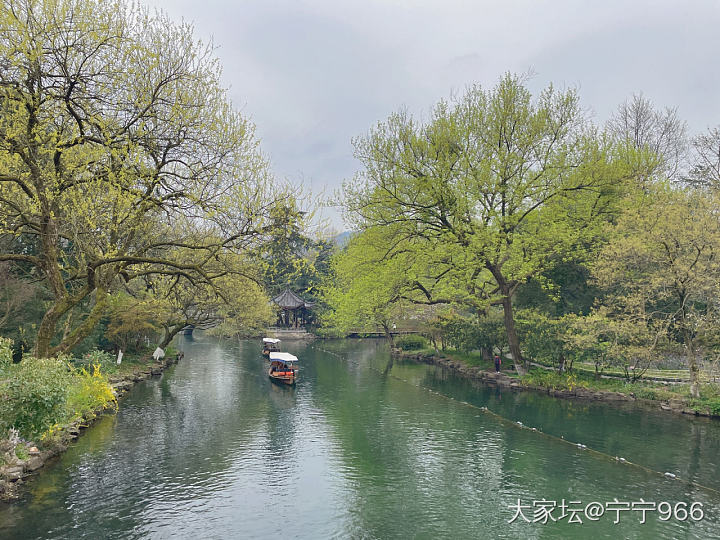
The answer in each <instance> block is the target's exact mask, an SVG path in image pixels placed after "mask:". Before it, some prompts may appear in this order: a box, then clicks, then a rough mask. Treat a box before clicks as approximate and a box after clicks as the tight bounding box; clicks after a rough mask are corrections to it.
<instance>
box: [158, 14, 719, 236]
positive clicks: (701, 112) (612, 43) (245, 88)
mask: <svg viewBox="0 0 720 540" xmlns="http://www.w3.org/2000/svg"><path fill="white" fill-rule="evenodd" d="M145 2H146V3H147V4H148V5H151V6H155V7H160V8H162V9H164V10H165V11H167V12H168V14H169V15H170V16H171V17H172V18H174V19H177V20H179V19H180V18H185V19H186V20H189V21H194V23H195V32H196V35H197V37H199V38H201V39H208V38H209V37H210V36H212V37H213V40H214V42H215V44H216V45H217V46H218V51H217V54H218V56H219V58H220V60H221V62H222V65H223V70H224V72H223V77H224V81H225V83H226V84H227V85H228V86H229V87H230V95H231V98H232V99H233V101H234V103H235V104H236V106H238V107H239V108H240V109H241V110H242V111H243V112H244V113H245V114H247V115H248V116H249V117H250V118H252V119H253V121H254V122H255V123H256V124H257V128H258V134H259V136H260V137H261V139H262V144H263V148H264V150H265V151H266V152H267V153H268V154H269V155H270V157H271V160H272V162H273V167H274V169H275V172H276V174H277V175H278V176H279V177H288V178H290V179H291V180H293V181H299V180H304V181H305V182H306V183H307V184H309V185H310V187H312V189H313V190H314V191H320V190H321V189H323V188H325V190H326V191H329V192H332V190H333V189H335V188H337V187H338V186H339V185H340V183H341V182H342V180H343V179H347V178H349V177H351V176H352V174H353V173H354V171H355V170H356V168H357V166H358V165H357V163H356V162H355V161H354V160H353V158H352V147H351V144H350V140H351V138H352V137H355V136H358V135H361V134H363V133H365V132H366V131H367V130H368V129H369V128H370V127H371V126H372V125H373V124H375V123H376V122H377V121H379V120H382V119H384V118H386V117H387V115H388V114H390V113H391V112H392V111H395V110H398V109H399V108H401V107H407V108H408V109H409V110H410V111H412V112H415V113H420V114H422V113H425V112H427V110H428V109H429V107H431V106H432V104H433V103H435V102H436V101H437V100H439V99H440V98H444V97H448V96H449V95H450V93H451V92H452V91H461V90H462V89H463V88H465V87H466V86H467V85H469V84H472V83H475V82H478V83H481V84H483V85H492V84H494V83H495V81H496V80H497V79H498V77H499V76H501V75H502V73H504V72H506V71H515V72H525V71H527V70H528V69H533V70H534V71H535V72H536V73H537V75H536V76H535V78H534V79H532V80H531V81H530V85H531V87H532V88H534V89H540V88H542V87H544V86H545V85H546V84H547V83H548V82H554V83H555V84H557V85H559V86H577V87H579V89H580V95H581V97H582V99H583V103H584V104H585V105H586V106H589V107H591V108H592V109H593V110H594V111H595V115H596V120H597V121H598V122H603V121H604V120H605V119H606V118H607V116H608V115H609V114H610V113H611V112H612V111H613V110H614V109H615V108H616V107H617V105H618V104H619V103H620V102H622V101H624V100H625V99H627V98H628V97H629V96H630V95H631V94H632V93H633V92H640V91H642V92H644V94H645V95H646V96H648V97H650V98H651V99H653V101H654V102H655V103H656V105H658V106H671V107H675V106H677V107H678V109H679V113H680V115H681V116H682V117H683V118H685V119H687V120H688V122H689V125H690V127H691V129H692V130H694V131H701V130H703V129H705V128H706V127H707V126H711V125H716V124H718V123H720V102H718V100H717V99H716V92H717V89H718V82H720V81H719V80H718V79H719V78H720V73H718V71H717V70H716V69H715V63H716V60H715V58H714V56H715V55H716V52H717V50H718V37H717V33H716V28H717V27H718V23H720V3H716V2H711V1H697V2H687V3H685V2H672V1H650V0H644V1H635V2H621V1H616V0H612V1H606V2H593V1H590V0H587V1H575V0H552V1H551V0H547V1H533V0H516V1H512V2H489V1H488V2H468V1H461V0H446V1H439V0H438V1H409V0H407V1H401V0H364V1H355V0H352V1H331V0H328V1H319V0H318V1H309V0H304V1H291V0H280V1H260V0H248V1H243V2H237V1H232V0H205V1H203V2H197V1H195V0H192V1H191V0H177V1H169V0H168V1H163V0H145ZM330 218H331V219H332V221H333V222H334V224H335V225H336V227H338V228H341V225H340V221H339V217H338V215H337V214H335V213H331V214H330Z"/></svg>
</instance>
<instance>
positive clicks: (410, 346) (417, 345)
mask: <svg viewBox="0 0 720 540" xmlns="http://www.w3.org/2000/svg"><path fill="white" fill-rule="evenodd" d="M427 345H428V342H427V339H425V338H424V337H423V336H420V335H418V334H408V335H407V336H401V337H399V338H397V339H396V340H395V346H396V347H399V348H400V349H402V350H403V351H415V350H418V349H424V348H425V347H427Z"/></svg>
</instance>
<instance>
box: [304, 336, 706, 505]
mask: <svg viewBox="0 0 720 540" xmlns="http://www.w3.org/2000/svg"><path fill="white" fill-rule="evenodd" d="M312 347H313V348H315V349H317V350H319V351H321V352H324V353H326V354H330V355H332V356H335V357H337V358H340V359H341V360H347V357H343V356H342V355H340V354H338V353H336V352H334V351H328V350H325V349H322V348H320V347H315V346H314V345H313V346H312ZM368 368H369V369H370V370H372V371H375V372H377V373H380V374H381V375H385V376H389V377H392V378H393V379H395V380H398V381H402V382H404V383H405V384H408V385H410V386H414V387H415V388H420V389H422V390H425V391H426V392H429V393H430V394H433V395H435V396H438V397H440V398H444V399H446V400H448V401H452V402H454V403H460V404H462V405H466V406H468V407H471V408H473V409H477V410H480V411H482V412H483V413H485V414H486V415H488V416H491V417H493V418H494V419H496V420H497V421H498V422H500V423H501V424H504V425H507V426H512V427H514V428H516V429H522V430H526V431H533V432H535V433H537V434H538V435H541V436H543V437H546V438H548V439H551V440H553V441H556V442H559V443H565V444H567V445H570V446H573V447H575V448H578V449H579V450H582V451H583V452H586V453H588V454H589V455H591V456H593V457H595V458H597V459H601V460H604V461H610V462H615V463H622V464H623V465H629V466H630V467H634V468H636V469H640V470H642V471H644V472H646V473H649V474H651V475H655V476H660V477H662V478H666V479H672V480H679V481H681V482H684V483H685V484H687V485H689V486H692V487H696V488H699V489H702V490H705V491H708V492H711V493H713V494H715V495H719V496H720V490H718V489H715V488H712V487H710V486H706V485H704V484H699V483H698V482H695V481H694V480H687V479H683V478H681V477H679V476H677V475H676V474H673V473H671V472H660V471H656V470H655V469H651V468H650V467H646V466H645V465H641V464H639V463H634V462H632V461H628V460H627V459H625V458H623V457H618V456H611V455H610V454H607V453H605V452H601V451H599V450H594V449H592V448H588V447H587V446H586V445H584V444H582V443H577V442H572V441H569V440H567V439H565V438H564V437H562V436H561V437H558V436H557V435H552V434H550V433H546V432H544V431H541V430H539V429H537V428H534V427H529V426H526V425H524V424H523V423H522V422H519V421H515V420H510V419H509V418H505V417H504V416H502V415H500V414H498V413H496V412H493V411H491V410H490V409H488V408H487V407H485V406H478V405H473V404H472V403H468V402H467V401H463V400H460V399H456V398H454V397H452V396H448V395H446V394H443V393H441V392H438V391H436V390H433V389H432V388H428V387H426V386H422V385H420V384H415V383H413V382H412V381H408V380H407V379H403V378H402V377H398V376H397V375H394V374H391V373H387V372H383V371H381V370H379V369H377V368H375V367H373V366H368Z"/></svg>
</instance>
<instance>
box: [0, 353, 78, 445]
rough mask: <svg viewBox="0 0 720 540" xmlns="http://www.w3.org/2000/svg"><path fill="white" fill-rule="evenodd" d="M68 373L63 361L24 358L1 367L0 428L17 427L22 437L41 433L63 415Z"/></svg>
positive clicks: (30, 436)
mask: <svg viewBox="0 0 720 540" xmlns="http://www.w3.org/2000/svg"><path fill="white" fill-rule="evenodd" d="M71 381H72V374H71V373H70V370H69V368H68V366H67V364H65V363H64V362H63V361H61V360H55V359H36V358H32V357H25V358H24V359H23V360H22V361H21V362H20V363H18V364H13V365H11V366H8V367H6V368H5V369H4V370H3V380H2V381H1V382H0V431H3V432H5V431H7V430H8V429H9V428H11V427H15V428H17V429H18V430H19V431H20V433H21V434H22V435H23V436H24V437H26V438H32V437H36V436H38V435H41V434H42V433H43V432H44V431H45V430H46V429H48V428H49V427H50V426H51V425H52V424H54V423H55V422H57V421H58V419H60V418H63V417H64V415H65V413H66V411H65V403H66V400H67V395H68V387H69V385H70V383H71Z"/></svg>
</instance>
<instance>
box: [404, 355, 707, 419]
mask: <svg viewBox="0 0 720 540" xmlns="http://www.w3.org/2000/svg"><path fill="white" fill-rule="evenodd" d="M392 354H393V356H396V357H401V358H409V359H413V360H416V361H419V362H423V363H425V364H432V365H436V366H441V367H444V368H447V369H451V370H453V371H455V372H457V373H460V374H461V375H463V376H465V377H468V378H470V379H475V380H480V381H482V382H483V383H486V384H490V385H495V386H500V387H506V388H510V389H512V390H533V391H537V392H542V393H544V394H549V395H551V396H554V397H559V398H566V399H584V400H595V401H616V402H617V401H632V402H638V403H643V404H646V405H650V406H652V407H654V408H658V407H659V408H660V409H662V410H663V411H671V412H675V413H679V414H686V415H692V416H707V417H712V418H720V417H718V416H716V415H713V414H711V413H710V412H709V411H697V410H695V409H692V408H690V407H689V405H688V402H687V401H686V400H683V399H671V400H669V401H659V400H651V399H641V398H637V397H636V396H635V395H634V394H632V393H629V394H625V393H622V392H613V391H610V390H598V389H592V388H585V387H582V386H576V387H574V388H572V389H555V388H548V387H545V386H539V385H533V384H527V383H523V382H521V381H520V380H519V379H518V378H517V377H510V376H509V375H507V374H505V373H503V372H500V373H496V372H494V371H487V370H484V369H482V368H480V367H477V366H467V365H466V364H464V363H462V362H460V361H458V360H453V359H452V358H448V357H447V356H444V355H443V354H427V353H417V352H412V351H403V350H400V349H393V351H392Z"/></svg>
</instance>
